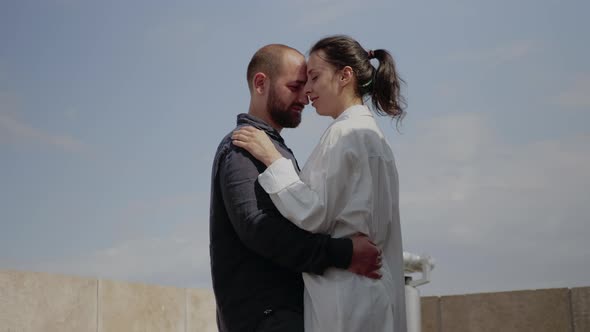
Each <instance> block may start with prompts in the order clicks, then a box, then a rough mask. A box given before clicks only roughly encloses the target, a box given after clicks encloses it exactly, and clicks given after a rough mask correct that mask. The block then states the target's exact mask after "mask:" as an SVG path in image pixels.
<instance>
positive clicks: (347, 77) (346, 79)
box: [340, 66, 354, 86]
mask: <svg viewBox="0 0 590 332" xmlns="http://www.w3.org/2000/svg"><path fill="white" fill-rule="evenodd" d="M353 76H354V71H353V70H352V68H351V67H350V66H345V67H344V68H342V69H341V70H340V84H341V85H342V86H345V85H347V84H349V83H350V82H351V81H352V77H353Z"/></svg>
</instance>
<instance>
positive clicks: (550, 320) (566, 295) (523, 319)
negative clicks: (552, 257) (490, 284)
mask: <svg viewBox="0 0 590 332" xmlns="http://www.w3.org/2000/svg"><path fill="white" fill-rule="evenodd" d="M421 304H422V331H423V332H451V331H452V332H466V331H478V332H480V331H481V332H488V331H489V332H492V331H494V332H495V331H502V332H516V331H518V332H528V331H530V332H590V287H584V288H572V289H568V288H557V289H541V290H525V291H514V292H500V293H483V294H468V295H452V296H442V297H434V296H432V297H423V298H422V303H421Z"/></svg>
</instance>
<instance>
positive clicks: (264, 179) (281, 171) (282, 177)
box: [258, 158, 299, 194]
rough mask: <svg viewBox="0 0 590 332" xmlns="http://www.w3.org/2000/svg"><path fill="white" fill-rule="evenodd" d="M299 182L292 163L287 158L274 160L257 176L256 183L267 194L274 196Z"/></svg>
mask: <svg viewBox="0 0 590 332" xmlns="http://www.w3.org/2000/svg"><path fill="white" fill-rule="evenodd" d="M297 181H299V175H298V174H297V172H296V171H295V166H293V162H292V161H291V160H290V159H287V158H280V159H277V160H275V161H274V162H273V163H272V164H270V166H268V167H267V168H266V170H265V171H264V172H262V173H261V174H260V175H258V182H259V183H260V185H261V186H262V188H263V189H264V191H266V192H267V193H268V194H276V193H277V192H279V191H281V190H283V189H285V188H286V187H288V186H289V185H291V184H293V183H294V182H297Z"/></svg>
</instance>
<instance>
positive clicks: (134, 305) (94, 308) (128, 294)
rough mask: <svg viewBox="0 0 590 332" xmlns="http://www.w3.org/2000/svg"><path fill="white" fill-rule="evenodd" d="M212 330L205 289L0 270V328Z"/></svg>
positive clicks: (41, 331) (20, 331)
mask: <svg viewBox="0 0 590 332" xmlns="http://www.w3.org/2000/svg"><path fill="white" fill-rule="evenodd" d="M86 331H88V332H121V331H125V332H140V331H141V332H150V331H151V332H187V331H191V332H197V331H198V332H214V331H217V326H216V324H215V299H214V297H213V293H212V292H211V291H210V290H200V289H182V288H174V287H162V286H154V285H145V284H137V283H127V282H118V281H110V280H97V279H89V278H79V277H69V276H61V275H52V274H46V273H34V272H18V271H0V332H86Z"/></svg>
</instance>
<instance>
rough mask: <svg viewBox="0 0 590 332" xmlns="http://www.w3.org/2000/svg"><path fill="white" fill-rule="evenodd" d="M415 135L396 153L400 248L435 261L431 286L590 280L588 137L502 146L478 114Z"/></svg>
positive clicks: (450, 289) (453, 288) (502, 286)
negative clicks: (588, 256) (587, 262)
mask: <svg viewBox="0 0 590 332" xmlns="http://www.w3.org/2000/svg"><path fill="white" fill-rule="evenodd" d="M415 135H416V137H417V139H416V140H415V141H411V142H408V143H404V144H402V145H400V147H399V148H398V149H397V150H398V151H397V156H398V165H399V168H400V181H401V193H400V195H401V203H402V216H403V218H402V219H403V230H404V241H405V247H406V250H409V251H414V252H423V251H426V252H428V253H429V254H431V255H432V256H433V257H434V258H435V259H437V261H438V262H439V264H437V268H436V270H435V273H434V274H433V283H432V284H431V285H430V286H426V287H427V288H425V289H426V290H427V292H429V293H430V294H440V293H446V294H449V293H465V292H470V291H487V290H489V291H494V290H506V289H518V288H530V287H531V286H530V285H531V284H538V285H541V284H543V285H548V286H551V287H564V286H565V287H571V286H574V285H583V284H584V283H587V280H588V278H590V267H588V266H586V267H580V266H579V261H580V259H583V256H584V253H585V252H588V250H590V245H588V244H587V240H586V239H587V238H588V237H590V231H589V230H588V228H587V227H586V224H587V222H588V218H589V217H590V207H589V206H588V204H587V202H588V201H590V195H589V194H588V189H587V188H588V187H589V186H590V174H588V171H587V170H588V169H590V153H588V148H587V147H588V146H590V136H589V135H576V136H571V137H560V138H555V139H550V140H544V141H538V142H533V143H530V144H514V143H508V142H505V141H503V140H502V139H501V138H500V137H499V136H498V135H497V133H496V132H495V131H494V130H493V129H492V128H491V127H490V124H489V122H488V121H487V118H486V117H485V116H483V115H479V114H451V115H448V116H442V117H439V118H435V119H433V120H432V121H430V122H429V123H427V124H425V125H424V126H421V127H419V128H417V129H416V133H415ZM527 264H528V265H530V267H529V268H525V266H526V265H527ZM568 270H571V271H576V272H577V273H568V272H565V271H568ZM459 275H460V276H470V278H465V277H458V276H459ZM490 275H494V276H496V278H491V277H490ZM498 276H499V277H498ZM502 276H510V278H507V277H506V278H504V277H502Z"/></svg>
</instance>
